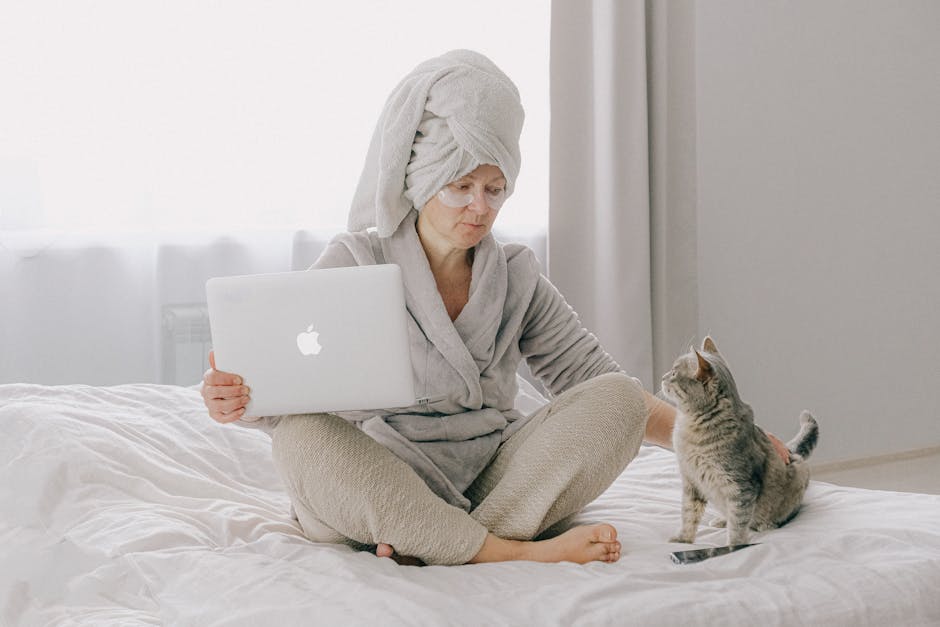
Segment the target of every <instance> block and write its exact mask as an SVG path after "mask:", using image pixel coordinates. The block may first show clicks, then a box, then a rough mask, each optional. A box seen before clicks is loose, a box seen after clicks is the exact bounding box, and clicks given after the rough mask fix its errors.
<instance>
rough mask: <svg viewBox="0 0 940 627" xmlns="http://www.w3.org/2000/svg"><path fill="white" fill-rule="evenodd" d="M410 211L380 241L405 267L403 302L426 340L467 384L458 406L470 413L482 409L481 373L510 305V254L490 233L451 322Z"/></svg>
mask: <svg viewBox="0 0 940 627" xmlns="http://www.w3.org/2000/svg"><path fill="white" fill-rule="evenodd" d="M417 216H418V213H417V211H414V210H412V211H411V213H409V214H408V216H407V217H406V218H405V219H404V220H403V221H402V224H401V225H400V226H399V228H398V229H397V230H396V231H395V233H393V234H392V236H391V237H388V238H381V243H382V252H383V254H384V256H385V260H386V261H387V262H388V263H396V264H398V265H399V266H400V267H401V269H402V276H403V279H404V284H405V302H406V304H407V306H408V310H409V311H410V312H411V315H412V316H414V318H415V320H416V321H417V323H418V325H419V326H420V327H421V329H422V330H423V331H424V333H425V335H426V336H427V338H428V340H429V341H430V342H431V343H432V344H433V345H434V347H435V348H437V350H438V351H440V353H441V355H443V357H444V359H446V360H447V362H448V363H449V364H450V365H451V366H452V367H453V368H454V370H455V371H457V373H458V374H459V375H460V378H461V379H462V380H463V381H464V383H465V384H466V393H465V394H463V395H461V398H459V399H455V400H459V403H460V404H461V405H462V406H463V407H465V408H467V409H480V408H481V407H482V406H483V390H482V388H481V386H480V370H481V368H485V367H486V366H487V365H488V364H489V363H490V360H491V359H492V356H493V355H492V352H493V347H494V345H495V340H496V333H497V331H498V330H499V327H500V323H501V321H502V313H503V309H504V306H505V302H506V287H507V282H508V276H507V275H508V271H507V264H506V254H505V252H504V251H503V249H502V247H501V246H499V245H497V243H496V240H495V239H494V238H493V235H492V233H488V234H487V235H486V237H484V238H483V239H482V240H481V241H480V243H479V244H477V246H476V250H475V252H474V259H473V268H472V270H471V278H470V299H469V301H468V302H467V304H466V306H464V308H463V311H461V312H460V315H459V316H458V317H457V319H456V320H455V321H451V319H450V316H449V315H448V314H447V309H446V308H445V306H444V301H443V299H441V296H440V293H439V292H438V289H437V283H436V282H435V280H434V274H433V273H432V272H431V266H430V264H429V262H428V259H427V254H426V253H425V252H424V247H423V246H422V245H421V240H420V239H419V238H418V232H417V229H416V228H415V223H416V221H417Z"/></svg>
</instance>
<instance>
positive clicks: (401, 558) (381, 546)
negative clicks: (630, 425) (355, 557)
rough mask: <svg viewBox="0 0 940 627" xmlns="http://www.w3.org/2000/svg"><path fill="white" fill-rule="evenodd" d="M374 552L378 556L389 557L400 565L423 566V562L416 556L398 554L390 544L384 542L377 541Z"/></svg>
mask: <svg viewBox="0 0 940 627" xmlns="http://www.w3.org/2000/svg"><path fill="white" fill-rule="evenodd" d="M375 554H376V555H377V556H378V557H390V558H392V559H393V560H395V561H396V562H397V563H398V564H399V565H401V566H424V562H422V561H421V560H419V559H418V558H417V557H410V556H408V555H399V554H398V553H396V552H395V549H394V547H392V545H391V544H385V543H384V542H379V543H378V544H377V545H376V547H375Z"/></svg>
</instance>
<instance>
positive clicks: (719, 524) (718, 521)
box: [709, 517, 728, 529]
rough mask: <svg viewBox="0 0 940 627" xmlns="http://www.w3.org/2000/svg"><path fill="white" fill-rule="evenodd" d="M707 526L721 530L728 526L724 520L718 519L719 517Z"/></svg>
mask: <svg viewBox="0 0 940 627" xmlns="http://www.w3.org/2000/svg"><path fill="white" fill-rule="evenodd" d="M709 524H710V525H711V526H712V527H719V528H721V529H724V528H725V527H726V526H728V521H727V520H725V519H724V518H720V517H719V518H712V521H711V522H710V523H709Z"/></svg>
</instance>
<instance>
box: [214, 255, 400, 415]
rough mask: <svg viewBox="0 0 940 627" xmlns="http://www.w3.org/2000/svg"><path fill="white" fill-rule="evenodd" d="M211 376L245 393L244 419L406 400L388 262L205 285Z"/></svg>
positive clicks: (396, 279)
mask: <svg viewBox="0 0 940 627" xmlns="http://www.w3.org/2000/svg"><path fill="white" fill-rule="evenodd" d="M206 298H207V303H208V307H209V325H210V328H211V332H212V344H213V350H214V351H215V363H216V367H217V368H218V369H219V370H223V371H226V372H233V373H235V374H238V375H240V376H241V377H242V378H243V379H244V382H245V385H247V386H248V387H249V388H250V389H251V400H250V401H249V403H248V405H247V407H246V408H245V417H246V418H252V417H257V416H272V415H279V414H299V413H314V412H333V411H348V410H369V409H380V408H392V407H407V406H410V405H413V404H415V394H414V380H413V377H412V367H411V354H410V350H409V339H408V327H407V316H408V313H407V310H406V309H405V296H404V287H403V284H402V277H401V268H399V267H398V266H397V265H395V264H383V265H373V266H355V267H350V268H329V269H322V270H306V271H297V272H281V273H274V274H254V275H245V276H228V277H218V278H212V279H209V281H207V282H206Z"/></svg>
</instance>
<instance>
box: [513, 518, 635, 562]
mask: <svg viewBox="0 0 940 627" xmlns="http://www.w3.org/2000/svg"><path fill="white" fill-rule="evenodd" d="M522 554H523V555H524V556H525V557H523V558H522V559H528V560H532V561H535V562H575V563H576V564H586V563H588V562H616V561H617V560H619V559H620V543H619V542H618V541H617V530H616V529H614V528H613V527H612V526H611V525H608V524H606V523H601V524H598V525H581V526H579V527H573V528H571V529H569V530H568V531H566V532H564V533H563V534H561V535H559V536H555V537H554V538H550V539H548V540H539V541H537V542H525V543H523V547H522Z"/></svg>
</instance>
